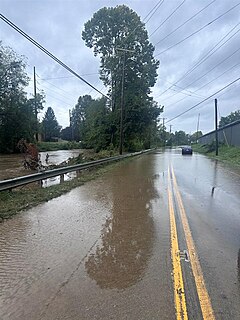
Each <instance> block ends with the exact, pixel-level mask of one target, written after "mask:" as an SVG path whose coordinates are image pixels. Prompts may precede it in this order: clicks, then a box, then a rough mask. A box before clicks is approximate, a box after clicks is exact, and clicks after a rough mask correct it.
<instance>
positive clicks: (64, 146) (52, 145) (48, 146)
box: [37, 141, 81, 152]
mask: <svg viewBox="0 0 240 320" xmlns="http://www.w3.org/2000/svg"><path fill="white" fill-rule="evenodd" d="M37 148H38V151H39V152H42V151H56V150H72V149H81V146H80V143H79V142H76V141H59V142H38V143H37Z"/></svg>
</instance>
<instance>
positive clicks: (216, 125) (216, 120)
mask: <svg viewBox="0 0 240 320" xmlns="http://www.w3.org/2000/svg"><path fill="white" fill-rule="evenodd" d="M215 140H216V156H218V116H217V99H215Z"/></svg>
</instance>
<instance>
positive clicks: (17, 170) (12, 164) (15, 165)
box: [0, 149, 81, 181]
mask: <svg viewBox="0 0 240 320" xmlns="http://www.w3.org/2000/svg"><path fill="white" fill-rule="evenodd" d="M80 152H81V149H73V150H56V151H48V152H39V154H40V156H41V157H40V159H41V162H42V165H43V166H45V165H46V155H47V153H48V155H49V160H48V164H49V165H51V164H60V163H61V162H63V161H66V160H68V159H69V158H72V157H77V156H78V155H79V153H80ZM23 160H24V159H23V155H22V154H7V155H5V154H0V181H1V180H5V179H11V178H15V177H19V176H24V175H28V174H32V173H34V171H31V170H27V169H24V166H23Z"/></svg>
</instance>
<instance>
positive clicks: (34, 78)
mask: <svg viewBox="0 0 240 320" xmlns="http://www.w3.org/2000/svg"><path fill="white" fill-rule="evenodd" d="M33 90H34V111H35V118H36V141H38V119H37V86H36V70H35V67H33Z"/></svg>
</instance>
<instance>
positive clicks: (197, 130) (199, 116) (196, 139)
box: [196, 113, 200, 143]
mask: <svg viewBox="0 0 240 320" xmlns="http://www.w3.org/2000/svg"><path fill="white" fill-rule="evenodd" d="M199 120H200V113H199V114H198V121H197V136H196V143H197V142H198V130H199Z"/></svg>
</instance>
